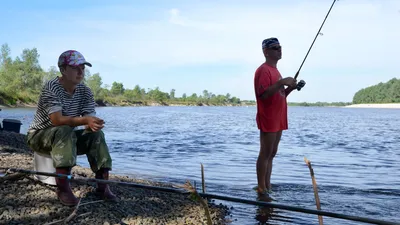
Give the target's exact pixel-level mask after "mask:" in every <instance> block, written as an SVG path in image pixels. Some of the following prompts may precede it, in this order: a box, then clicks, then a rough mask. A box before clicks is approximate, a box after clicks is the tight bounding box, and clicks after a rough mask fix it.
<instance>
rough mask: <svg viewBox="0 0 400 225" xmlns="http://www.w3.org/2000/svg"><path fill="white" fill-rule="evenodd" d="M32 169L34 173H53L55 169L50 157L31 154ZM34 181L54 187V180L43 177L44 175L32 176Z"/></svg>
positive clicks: (49, 177)
mask: <svg viewBox="0 0 400 225" xmlns="http://www.w3.org/2000/svg"><path fill="white" fill-rule="evenodd" d="M33 167H34V170H35V171H38V172H46V173H55V172H56V168H54V166H53V159H52V158H51V155H49V154H45V153H40V152H36V151H35V152H34V154H33ZM34 178H35V179H36V180H39V181H41V182H43V183H46V184H49V185H53V186H56V185H57V184H56V178H55V177H51V176H44V175H36V174H35V175H34Z"/></svg>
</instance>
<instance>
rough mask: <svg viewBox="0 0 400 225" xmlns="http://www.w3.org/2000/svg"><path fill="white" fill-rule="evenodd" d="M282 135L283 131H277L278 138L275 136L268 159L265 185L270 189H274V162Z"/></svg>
mask: <svg viewBox="0 0 400 225" xmlns="http://www.w3.org/2000/svg"><path fill="white" fill-rule="evenodd" d="M281 136H282V131H278V132H276V138H275V142H274V146H273V151H272V155H271V157H270V158H269V159H268V163H267V172H266V175H265V187H266V188H267V189H268V190H269V191H271V190H272V187H271V174H272V164H273V160H274V157H275V155H276V153H277V152H278V146H279V142H280V140H281Z"/></svg>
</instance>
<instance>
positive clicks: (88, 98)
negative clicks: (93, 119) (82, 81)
mask: <svg viewBox="0 0 400 225" xmlns="http://www.w3.org/2000/svg"><path fill="white" fill-rule="evenodd" d="M84 99H85V100H84V101H85V104H84V106H83V109H82V117H87V116H96V103H95V101H94V95H93V92H92V90H91V89H90V88H89V87H86V91H85V95H84ZM85 129H86V130H91V128H90V127H89V125H86V126H85Z"/></svg>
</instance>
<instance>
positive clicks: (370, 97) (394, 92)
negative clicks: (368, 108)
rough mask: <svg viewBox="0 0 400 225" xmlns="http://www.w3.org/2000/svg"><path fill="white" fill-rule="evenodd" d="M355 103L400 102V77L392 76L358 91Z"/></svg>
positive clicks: (354, 98)
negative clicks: (387, 79) (385, 80)
mask: <svg viewBox="0 0 400 225" xmlns="http://www.w3.org/2000/svg"><path fill="white" fill-rule="evenodd" d="M353 103H354V104H363V103H364V104H365V103H400V79H397V78H392V79H391V80H389V81H387V82H385V83H383V82H380V83H378V84H376V85H373V86H369V87H366V88H363V89H361V90H359V91H357V92H356V93H355V94H354V97H353Z"/></svg>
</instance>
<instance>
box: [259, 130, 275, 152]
mask: <svg viewBox="0 0 400 225" xmlns="http://www.w3.org/2000/svg"><path fill="white" fill-rule="evenodd" d="M277 135H278V132H262V131H261V132H260V155H262V156H263V157H264V158H265V159H271V158H273V157H274V156H275V155H276V140H277Z"/></svg>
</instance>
